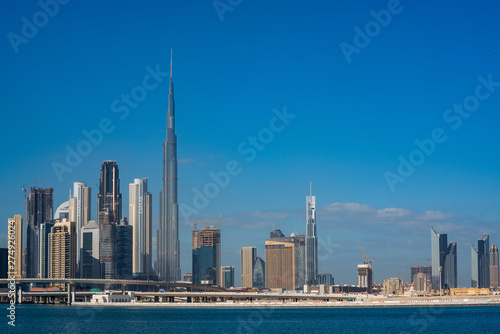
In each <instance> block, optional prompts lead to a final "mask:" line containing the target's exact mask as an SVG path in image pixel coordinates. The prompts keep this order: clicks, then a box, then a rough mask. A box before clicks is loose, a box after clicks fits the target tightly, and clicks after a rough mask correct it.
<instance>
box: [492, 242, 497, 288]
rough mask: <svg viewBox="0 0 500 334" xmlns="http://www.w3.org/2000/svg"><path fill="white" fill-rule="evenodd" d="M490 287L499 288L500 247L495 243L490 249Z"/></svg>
mask: <svg viewBox="0 0 500 334" xmlns="http://www.w3.org/2000/svg"><path fill="white" fill-rule="evenodd" d="M490 288H491V289H492V290H495V291H496V290H498V248H497V245H495V244H493V245H491V250H490Z"/></svg>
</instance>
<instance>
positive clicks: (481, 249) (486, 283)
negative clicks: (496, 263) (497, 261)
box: [477, 233, 490, 289]
mask: <svg viewBox="0 0 500 334" xmlns="http://www.w3.org/2000/svg"><path fill="white" fill-rule="evenodd" d="M477 264H478V288H480V289H481V288H488V289H489V288H490V236H489V235H488V234H486V233H485V234H483V238H482V239H480V240H478V241H477Z"/></svg>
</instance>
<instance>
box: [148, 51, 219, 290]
mask: <svg viewBox="0 0 500 334" xmlns="http://www.w3.org/2000/svg"><path fill="white" fill-rule="evenodd" d="M178 209H179V205H178V203H177V135H176V134H175V102H174V84H173V82H172V59H170V88H169V94H168V112H167V138H166V140H165V142H163V190H162V191H161V192H160V227H159V229H158V237H157V240H158V245H157V252H158V253H157V274H158V278H159V279H160V280H163V281H179V280H180V279H181V268H180V245H179V215H178ZM193 251H194V249H193ZM219 267H220V262H219ZM219 267H217V270H216V272H217V273H219ZM194 275H195V273H194V272H193V278H194V277H195V276H194ZM217 276H219V274H217Z"/></svg>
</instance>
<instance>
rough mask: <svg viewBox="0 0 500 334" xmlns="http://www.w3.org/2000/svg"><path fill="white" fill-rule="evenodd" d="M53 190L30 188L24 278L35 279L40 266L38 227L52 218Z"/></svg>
mask: <svg viewBox="0 0 500 334" xmlns="http://www.w3.org/2000/svg"><path fill="white" fill-rule="evenodd" d="M53 205H54V189H53V188H46V189H44V188H36V187H31V188H30V196H29V198H28V217H27V227H26V262H25V266H26V277H29V278H36V277H37V276H38V274H39V269H40V268H39V266H40V253H39V252H40V244H39V241H40V226H41V225H42V224H43V223H46V222H50V221H51V220H52V218H53Z"/></svg>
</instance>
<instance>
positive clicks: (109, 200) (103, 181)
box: [97, 160, 122, 223]
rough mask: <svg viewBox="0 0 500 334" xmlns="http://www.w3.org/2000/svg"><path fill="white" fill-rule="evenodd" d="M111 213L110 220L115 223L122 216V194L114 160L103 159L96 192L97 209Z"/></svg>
mask: <svg viewBox="0 0 500 334" xmlns="http://www.w3.org/2000/svg"><path fill="white" fill-rule="evenodd" d="M106 210H107V212H109V213H110V214H111V221H113V222H115V223H117V222H119V221H120V219H121V218H122V194H121V193H120V176H119V171H118V165H117V164H116V161H111V160H106V161H103V163H102V166H101V176H100V178H99V194H97V211H98V212H103V211H106Z"/></svg>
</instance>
